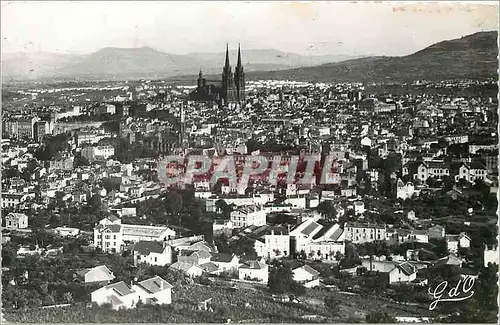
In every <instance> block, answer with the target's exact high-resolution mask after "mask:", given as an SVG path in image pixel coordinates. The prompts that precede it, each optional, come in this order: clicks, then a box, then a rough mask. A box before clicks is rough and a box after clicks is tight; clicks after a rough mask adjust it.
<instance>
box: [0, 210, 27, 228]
mask: <svg viewBox="0 0 500 325" xmlns="http://www.w3.org/2000/svg"><path fill="white" fill-rule="evenodd" d="M5 228H7V229H25V228H28V216H27V215H25V214H24V213H15V212H11V213H9V214H8V215H6V216H5Z"/></svg>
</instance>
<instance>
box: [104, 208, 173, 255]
mask: <svg viewBox="0 0 500 325" xmlns="http://www.w3.org/2000/svg"><path fill="white" fill-rule="evenodd" d="M174 238H175V231H173V230H172V229H170V228H168V227H156V226H142V225H130V224H122V222H121V219H120V218H117V217H114V216H111V217H109V218H105V219H103V220H101V221H100V222H99V224H98V225H97V226H96V227H95V228H94V246H95V247H96V248H99V249H101V250H102V251H105V252H121V251H122V250H123V248H124V246H125V242H139V241H158V242H163V241H166V240H169V239H174Z"/></svg>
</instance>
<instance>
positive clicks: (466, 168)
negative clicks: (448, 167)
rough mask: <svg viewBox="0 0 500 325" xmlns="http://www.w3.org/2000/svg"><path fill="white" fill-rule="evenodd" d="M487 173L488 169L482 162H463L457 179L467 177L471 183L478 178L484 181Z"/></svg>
mask: <svg viewBox="0 0 500 325" xmlns="http://www.w3.org/2000/svg"><path fill="white" fill-rule="evenodd" d="M487 174H488V171H487V169H486V167H485V166H484V165H482V164H477V163H471V164H466V163H463V164H462V165H461V166H460V168H459V170H458V175H457V180H458V179H465V180H466V181H468V182H470V183H473V182H474V181H476V180H482V181H484V180H486V176H487Z"/></svg>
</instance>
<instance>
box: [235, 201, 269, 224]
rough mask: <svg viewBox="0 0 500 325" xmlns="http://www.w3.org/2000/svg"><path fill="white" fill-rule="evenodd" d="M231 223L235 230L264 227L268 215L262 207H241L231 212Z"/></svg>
mask: <svg viewBox="0 0 500 325" xmlns="http://www.w3.org/2000/svg"><path fill="white" fill-rule="evenodd" d="M231 222H232V223H233V225H234V227H235V228H245V227H248V226H263V225H265V224H266V213H265V210H264V209H263V208H262V206H257V205H249V206H241V207H238V208H237V209H236V210H235V211H232V212H231Z"/></svg>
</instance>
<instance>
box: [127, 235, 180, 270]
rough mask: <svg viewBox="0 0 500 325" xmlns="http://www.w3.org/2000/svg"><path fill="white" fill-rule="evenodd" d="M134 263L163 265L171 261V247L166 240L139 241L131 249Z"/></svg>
mask: <svg viewBox="0 0 500 325" xmlns="http://www.w3.org/2000/svg"><path fill="white" fill-rule="evenodd" d="M132 254H133V255H134V265H135V266H137V265H139V264H140V263H145V264H147V265H155V266H165V265H168V264H171V263H172V247H171V246H170V245H167V244H166V242H163V243H162V242H158V241H142V240H141V241H139V242H137V243H135V244H134V248H133V249H132Z"/></svg>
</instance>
